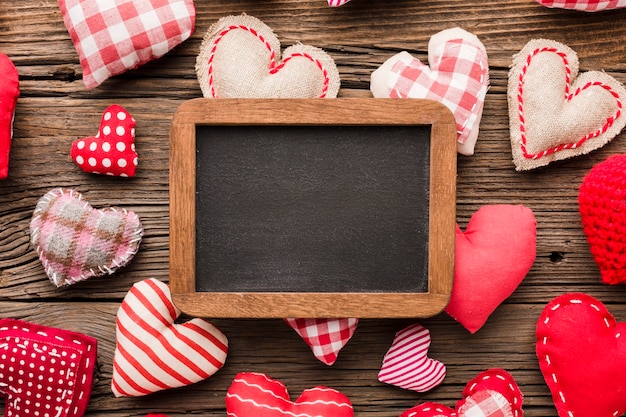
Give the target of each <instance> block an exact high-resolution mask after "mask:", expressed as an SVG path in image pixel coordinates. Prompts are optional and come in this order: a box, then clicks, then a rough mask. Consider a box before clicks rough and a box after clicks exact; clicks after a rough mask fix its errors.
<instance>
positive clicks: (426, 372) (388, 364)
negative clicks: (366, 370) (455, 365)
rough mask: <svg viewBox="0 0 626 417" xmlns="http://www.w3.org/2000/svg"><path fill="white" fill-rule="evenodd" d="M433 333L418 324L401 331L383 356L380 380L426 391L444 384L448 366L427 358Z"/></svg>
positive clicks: (413, 389) (414, 389) (408, 388)
mask: <svg viewBox="0 0 626 417" xmlns="http://www.w3.org/2000/svg"><path fill="white" fill-rule="evenodd" d="M429 348H430V332H429V331H428V329H426V328H425V327H424V326H422V325H421V324H419V323H415V324H413V325H411V326H408V327H406V328H404V329H402V330H400V331H399V332H398V333H396V336H395V338H394V339H393V343H392V344H391V347H390V348H389V350H388V351H387V353H386V354H385V357H384V358H383V365H382V367H381V369H380V372H379V373H378V380H379V381H380V382H384V383H386V384H391V385H395V386H397V387H400V388H404V389H407V390H411V391H417V392H426V391H428V390H431V389H433V388H435V387H436V386H437V385H439V384H441V382H442V381H443V379H444V378H445V376H446V366H445V365H444V364H443V363H441V362H439V361H436V360H434V359H431V358H429V357H428V349H429Z"/></svg>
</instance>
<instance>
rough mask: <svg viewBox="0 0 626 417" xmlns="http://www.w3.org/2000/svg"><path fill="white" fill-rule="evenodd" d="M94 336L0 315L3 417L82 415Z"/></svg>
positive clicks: (93, 357)
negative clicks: (5, 317)
mask: <svg viewBox="0 0 626 417" xmlns="http://www.w3.org/2000/svg"><path fill="white" fill-rule="evenodd" d="M96 350H97V341H96V339H94V338H92V337H89V336H86V335H83V334H80V333H75V332H71V331H68V330H62V329H56V328H52V327H45V326H40V325H37V324H32V323H28V322H25V321H21V320H15V319H2V320H0V395H4V396H6V405H5V412H4V415H5V416H6V417H31V416H33V417H34V416H39V417H52V416H54V417H81V416H82V415H83V414H84V413H85V409H86V408H87V404H88V402H89V398H90V396H91V385H92V378H93V368H94V366H95V364H96Z"/></svg>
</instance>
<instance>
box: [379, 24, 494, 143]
mask: <svg viewBox="0 0 626 417" xmlns="http://www.w3.org/2000/svg"><path fill="white" fill-rule="evenodd" d="M428 62H429V64H430V68H429V67H428V66H426V65H424V64H422V62H421V61H420V60H418V59H416V58H413V57H412V56H411V55H410V54H409V53H408V52H400V53H399V54H397V55H394V56H393V57H391V58H389V59H388V60H387V61H385V63H383V65H382V66H381V67H380V68H378V69H377V70H376V71H374V72H373V73H372V76H371V85H370V89H371V91H372V94H373V95H374V97H382V98H386V97H395V98H398V97H401V98H403V97H408V98H423V99H431V100H435V101H439V102H441V103H443V104H445V105H446V107H448V108H449V109H450V111H451V112H452V113H453V114H454V118H455V120H456V127H457V133H458V138H457V142H458V143H457V150H458V152H459V153H461V154H463V155H472V154H473V153H474V146H475V144H476V140H477V138H478V129H479V125H480V119H481V118H482V113H483V106H484V103H485V95H486V94H487V88H488V87H489V63H488V60H487V51H486V49H485V46H484V45H483V44H482V42H480V40H479V39H478V38H477V37H476V36H474V35H473V34H471V33H469V32H466V31H464V30H463V29H460V28H452V29H447V30H444V31H442V32H439V33H437V34H436V35H435V36H433V37H432V38H431V39H430V41H429V42H428Z"/></svg>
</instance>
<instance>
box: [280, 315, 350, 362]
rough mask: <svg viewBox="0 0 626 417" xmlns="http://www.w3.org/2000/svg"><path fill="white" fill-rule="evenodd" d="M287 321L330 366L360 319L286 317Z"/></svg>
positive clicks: (320, 358)
mask: <svg viewBox="0 0 626 417" xmlns="http://www.w3.org/2000/svg"><path fill="white" fill-rule="evenodd" d="M285 322H286V323H287V324H288V325H289V326H291V328H292V329H294V330H295V331H296V333H298V334H299V335H300V337H302V339H303V340H304V341H305V342H306V344H307V345H309V346H310V347H311V350H312V351H313V355H315V357H316V358H317V359H319V360H320V361H321V362H323V363H325V364H326V365H329V366H330V365H332V364H334V363H335V361H336V360H337V357H338V356H339V352H340V351H341V349H343V347H344V346H345V345H346V343H348V341H349V340H350V338H351V337H352V335H353V334H354V332H355V330H356V327H357V325H358V324H359V319H357V318H347V319H295V318H286V319H285Z"/></svg>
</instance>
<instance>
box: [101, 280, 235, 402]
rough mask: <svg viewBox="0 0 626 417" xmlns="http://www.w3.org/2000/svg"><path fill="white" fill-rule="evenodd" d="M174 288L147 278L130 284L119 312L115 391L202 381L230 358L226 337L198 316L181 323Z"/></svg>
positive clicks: (153, 389)
mask: <svg viewBox="0 0 626 417" xmlns="http://www.w3.org/2000/svg"><path fill="white" fill-rule="evenodd" d="M180 314H181V313H180V310H178V309H177V308H176V306H175V305H174V303H173V302H172V296H171V293H170V288H169V286H168V285H167V284H164V283H162V282H161V281H159V280H157V279H154V278H149V279H145V280H143V281H140V282H138V283H136V284H135V285H133V286H132V288H131V289H130V291H129V292H128V294H126V296H125V297H124V300H123V301H122V305H121V306H120V308H119V310H118V313H117V321H116V338H117V345H116V347H115V354H114V356H113V377H112V380H111V390H112V391H113V394H115V396H116V397H121V396H142V395H147V394H150V393H153V392H157V391H161V390H165V389H169V388H176V387H182V386H185V385H190V384H193V383H196V382H199V381H202V380H204V379H206V378H208V377H210V376H211V375H213V374H214V373H215V372H217V371H218V370H219V369H220V368H221V367H222V366H224V362H225V361H226V354H227V352H228V340H227V339H226V336H225V335H224V334H223V333H222V332H221V331H220V330H219V329H218V328H217V327H215V326H213V325H212V324H211V323H209V322H208V321H206V320H203V319H200V318H194V319H191V320H189V321H187V322H185V323H181V324H177V323H174V322H175V320H176V319H177V318H178V316H179V315H180Z"/></svg>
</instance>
